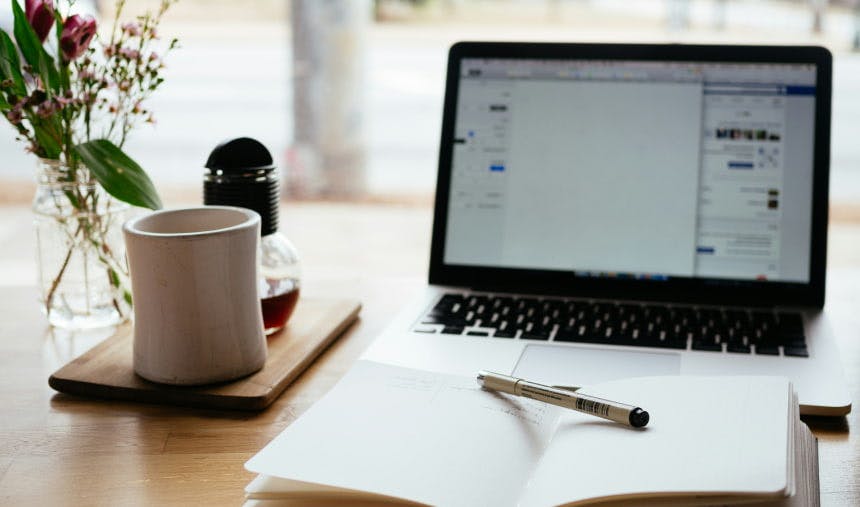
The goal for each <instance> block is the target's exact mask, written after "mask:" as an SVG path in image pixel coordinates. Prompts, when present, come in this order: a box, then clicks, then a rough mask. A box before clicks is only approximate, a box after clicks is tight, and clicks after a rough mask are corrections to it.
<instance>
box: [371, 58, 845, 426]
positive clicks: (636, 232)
mask: <svg viewBox="0 0 860 507" xmlns="http://www.w3.org/2000/svg"><path fill="white" fill-rule="evenodd" d="M831 66H832V58H831V55H830V53H829V52H828V51H827V50H826V49H823V48H820V47H764V46H704V45H701V46H694V45H651V44H649V45H639V44H547V43H490V42H463V43H458V44H456V45H454V46H453V47H452V48H451V50H450V54H449V60H448V69H447V81H446V89H445V106H444V116H443V122H442V136H441V145H440V151H439V173H438V180H437V191H436V198H435V216H434V224H433V237H432V247H431V257H430V269H429V285H428V288H427V290H426V291H425V293H424V294H422V296H421V297H420V298H419V299H418V300H417V301H416V302H415V303H414V304H412V305H410V306H408V307H407V308H406V309H404V310H403V312H402V313H400V314H399V315H398V316H397V317H396V318H395V319H394V321H393V322H392V323H391V325H390V326H389V327H388V329H387V330H386V331H385V332H384V333H383V334H382V336H380V337H379V338H378V339H377V340H376V341H375V342H374V343H373V345H372V346H371V347H370V348H369V350H368V351H367V352H366V355H365V357H366V358H369V359H373V360H377V361H383V362H388V363H394V364H399V365H403V366H410V367H416V368H423V369H430V370H436V371H443V372H449V373H457V374H464V375H469V374H475V373H476V372H477V371H478V370H480V369H486V370H494V371H498V372H503V373H511V374H513V375H517V376H521V377H523V378H528V379H530V380H533V381H537V382H540V383H544V384H550V385H558V386H581V385H586V384H590V383H595V382H601V381H606V380H611V379H616V378H624V377H636V376H649V375H781V376H786V377H789V378H790V379H791V380H792V381H793V382H794V383H795V385H796V388H797V390H798V393H799V399H800V404H801V412H802V413H804V414H815V415H831V416H833V415H843V414H846V413H848V412H849V411H850V409H851V400H850V399H849V396H848V393H847V389H846V384H845V380H844V377H843V373H842V368H841V365H840V359H839V353H838V350H837V348H836V345H835V343H834V339H833V335H832V331H831V326H830V325H829V324H828V318H827V315H826V313H825V312H824V311H823V307H824V289H825V270H826V269H825V257H826V242H827V206H828V202H827V195H828V188H827V187H828V170H829V145H830V96H831V72H832V71H831Z"/></svg>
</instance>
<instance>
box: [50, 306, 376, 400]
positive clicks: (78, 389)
mask: <svg viewBox="0 0 860 507" xmlns="http://www.w3.org/2000/svg"><path fill="white" fill-rule="evenodd" d="M360 309H361V303H359V302H358V301H355V300H348V299H312V298H303V299H300V300H299V303H298V305H297V306H296V310H295V313H294V314H293V316H292V318H290V321H289V323H288V325H287V327H286V328H285V329H284V330H283V331H281V332H279V333H276V334H274V335H272V336H270V337H269V338H268V346H269V354H268V358H267V359H266V365H265V366H264V367H263V369H262V370H260V371H258V372H257V373H254V374H252V375H250V376H247V377H244V378H241V379H239V380H234V381H232V382H225V383H221V384H212V385H207V386H196V387H179V386H170V385H164V384H156V383H153V382H149V381H147V380H144V379H143V378H141V377H139V376H137V375H136V374H135V373H134V369H133V367H132V334H133V333H132V327H131V326H130V325H126V326H123V327H121V328H120V329H119V331H118V332H117V333H116V334H115V335H113V336H112V337H110V338H108V339H106V340H105V341H103V342H101V343H100V344H98V345H96V346H95V347H93V348H92V349H90V350H89V351H87V352H85V353H84V354H83V355H81V356H80V357H78V358H77V359H75V360H73V361H71V362H70V363H68V364H66V365H65V366H63V367H62V368H60V369H59V370H57V371H56V372H54V374H53V375H51V377H50V378H49V379H48V384H49V385H50V386H51V387H52V388H54V389H56V390H57V391H60V392H62V393H68V394H75V395H79V396H95V397H97V398H108V399H113V400H128V401H140V402H145V403H166V404H170V405H181V406H185V407H205V408H218V409H230V410H262V409H264V408H266V407H268V406H269V405H270V404H271V403H272V402H273V401H275V399H276V398H277V397H278V396H279V395H280V394H281V393H282V392H283V391H284V389H286V387H287V386H288V385H289V384H290V383H291V382H292V381H293V380H295V379H296V378H297V377H298V376H299V375H300V374H301V373H302V372H303V371H304V370H305V369H306V368H307V367H308V366H310V364H311V363H312V362H313V361H314V359H315V358H316V357H317V356H318V355H319V354H320V353H321V352H322V351H323V350H325V348H326V347H327V346H328V345H329V344H331V343H332V342H333V341H334V340H335V339H336V338H337V337H338V336H339V335H340V334H341V333H343V332H344V331H345V330H346V329H347V328H348V327H349V326H350V324H352V322H354V321H355V319H356V318H357V317H358V311H359V310H360Z"/></svg>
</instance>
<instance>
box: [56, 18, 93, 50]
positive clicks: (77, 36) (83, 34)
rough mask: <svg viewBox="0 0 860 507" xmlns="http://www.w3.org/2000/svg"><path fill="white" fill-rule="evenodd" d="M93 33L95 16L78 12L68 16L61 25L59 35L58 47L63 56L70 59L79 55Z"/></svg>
mask: <svg viewBox="0 0 860 507" xmlns="http://www.w3.org/2000/svg"><path fill="white" fill-rule="evenodd" d="M95 35H96V20H95V18H93V17H92V16H80V15H78V14H75V15H74V16H69V18H68V19H66V22H65V24H64V25H63V33H62V34H61V35H60V49H62V50H63V58H65V59H66V60H67V61H71V60H74V59H75V58H77V57H79V56H81V54H82V53H83V52H84V51H86V49H87V48H88V47H90V42H91V41H92V40H93V37H94V36H95Z"/></svg>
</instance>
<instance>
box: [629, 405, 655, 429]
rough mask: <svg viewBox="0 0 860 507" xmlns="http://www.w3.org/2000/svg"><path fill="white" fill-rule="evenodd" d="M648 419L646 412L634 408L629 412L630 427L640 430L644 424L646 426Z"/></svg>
mask: <svg viewBox="0 0 860 507" xmlns="http://www.w3.org/2000/svg"><path fill="white" fill-rule="evenodd" d="M649 419H650V417H649V416H648V412H646V411H644V410H642V409H641V408H638V407H637V408H635V409H634V410H633V411H632V412H630V426H633V427H634V428H642V427H644V426H645V425H646V424H648V420H649Z"/></svg>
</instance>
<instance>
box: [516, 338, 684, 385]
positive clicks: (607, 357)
mask: <svg viewBox="0 0 860 507" xmlns="http://www.w3.org/2000/svg"><path fill="white" fill-rule="evenodd" d="M680 373H681V355H680V354H677V353H673V352H656V351H655V352H638V351H630V350H606V349H593V348H585V347H564V346H557V345H532V344H530V345H526V347H525V348H524V349H523V353H522V354H521V355H520V359H519V361H518V362H517V366H516V367H515V368H514V371H513V375H515V376H517V377H522V378H525V379H528V380H531V381H534V382H538V383H541V384H547V385H560V386H583V385H588V384H595V383H598V382H604V381H607V380H615V379H620V378H627V377H647V376H651V375H679V374H680Z"/></svg>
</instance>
